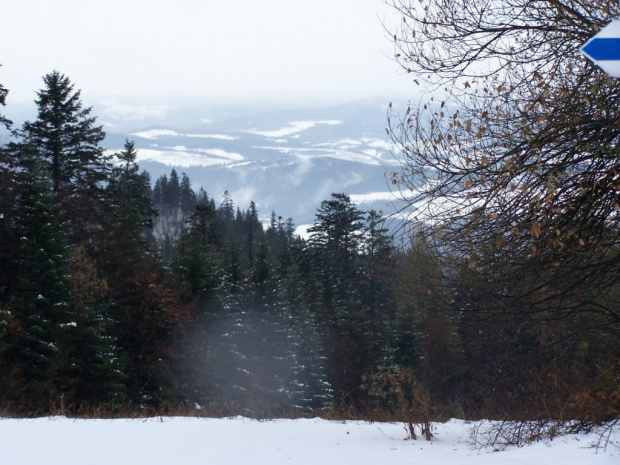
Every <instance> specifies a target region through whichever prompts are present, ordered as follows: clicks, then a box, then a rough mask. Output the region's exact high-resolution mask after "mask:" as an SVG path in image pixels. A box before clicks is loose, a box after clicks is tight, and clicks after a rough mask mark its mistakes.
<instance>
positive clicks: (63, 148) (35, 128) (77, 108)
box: [18, 71, 108, 241]
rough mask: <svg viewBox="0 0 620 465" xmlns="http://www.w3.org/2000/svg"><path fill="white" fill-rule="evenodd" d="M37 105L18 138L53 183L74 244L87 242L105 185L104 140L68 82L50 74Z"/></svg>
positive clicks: (56, 197) (106, 165)
mask: <svg viewBox="0 0 620 465" xmlns="http://www.w3.org/2000/svg"><path fill="white" fill-rule="evenodd" d="M43 82H44V84H45V87H44V88H43V89H42V90H40V91H39V92H38V98H37V100H36V102H35V103H36V105H37V110H38V116H37V119H36V120H35V121H34V122H26V123H25V124H24V126H23V128H22V129H21V130H19V131H18V134H19V135H20V136H21V138H22V141H23V142H22V143H24V144H27V145H29V146H30V147H32V149H33V150H36V152H37V153H38V154H39V156H40V158H41V159H42V160H43V161H44V163H45V166H46V168H47V170H48V172H49V176H50V178H51V183H52V190H53V192H54V194H55V202H56V205H57V206H58V208H59V210H60V211H61V213H62V214H63V216H64V218H66V219H70V221H69V227H70V231H71V233H72V236H73V238H74V240H76V241H82V240H85V239H86V238H87V237H88V236H89V235H90V233H91V231H92V230H93V229H94V228H95V225H96V223H97V222H98V221H99V220H100V216H101V209H102V205H101V202H100V199H101V196H100V191H101V188H102V183H103V181H105V180H106V170H107V168H108V160H107V157H105V156H104V151H103V148H102V147H101V146H100V145H99V144H100V143H101V141H103V139H104V137H105V133H104V132H103V130H102V128H101V126H97V125H96V118H95V117H93V116H91V108H83V107H82V101H81V100H80V91H79V90H78V91H76V90H74V86H73V84H72V83H71V81H70V80H69V78H67V77H66V76H64V75H62V74H60V73H59V72H58V71H53V72H52V73H50V74H47V75H45V76H44V77H43Z"/></svg>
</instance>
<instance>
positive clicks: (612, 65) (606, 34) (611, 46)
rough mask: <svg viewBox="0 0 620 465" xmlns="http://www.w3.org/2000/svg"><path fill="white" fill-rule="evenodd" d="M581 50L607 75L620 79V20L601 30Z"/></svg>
mask: <svg viewBox="0 0 620 465" xmlns="http://www.w3.org/2000/svg"><path fill="white" fill-rule="evenodd" d="M580 50H581V53H583V54H584V55H585V56H587V57H588V58H589V59H590V60H592V61H593V62H594V63H595V64H596V65H597V66H599V67H600V68H602V69H603V71H605V72H606V73H607V74H609V75H610V76H613V77H615V78H620V19H616V20H615V21H612V22H611V23H609V24H608V25H607V26H605V27H604V28H603V29H601V30H600V31H599V32H598V34H596V35H595V36H594V37H592V38H591V39H590V40H589V41H587V42H586V43H585V44H584V45H583V47H581V49H580Z"/></svg>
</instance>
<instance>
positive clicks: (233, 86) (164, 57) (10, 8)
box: [0, 0, 415, 104]
mask: <svg viewBox="0 0 620 465" xmlns="http://www.w3.org/2000/svg"><path fill="white" fill-rule="evenodd" d="M382 19H385V20H386V21H388V22H391V23H392V24H394V23H395V22H396V21H398V17H397V16H395V15H394V12H393V11H392V10H390V9H389V8H388V7H386V6H385V5H384V4H383V3H382V1H381V0H174V1H173V0H25V1H17V0H12V1H5V2H3V5H2V26H1V27H0V44H2V45H1V46H0V64H2V67H1V68H0V83H2V84H3V85H4V86H5V87H6V88H8V89H9V91H10V94H9V100H8V103H9V104H10V103H11V102H25V101H32V100H33V99H34V97H35V94H34V92H35V91H36V90H37V89H40V88H41V87H42V81H41V77H42V76H43V75H44V74H46V73H48V72H50V71H52V70H53V69H57V70H58V71H60V72H61V73H64V74H66V75H67V76H69V78H71V80H72V81H73V82H74V83H75V84H76V87H77V88H79V89H82V91H83V96H84V97H85V100H89V101H93V100H97V99H100V98H105V97H109V96H110V95H124V96H134V97H135V96H136V95H140V96H142V97H144V98H146V99H155V100H158V101H164V100H165V99H166V98H167V97H168V96H171V95H173V96H178V97H180V96H185V97H187V96H193V95H200V96H205V97H208V98H212V99H214V100H216V101H218V102H219V103H226V102H229V103H242V102H243V101H244V100H246V99H250V100H254V101H256V100H261V99H262V100H269V99H275V100H278V101H283V102H286V101H289V102H290V101H299V102H308V101H312V100H313V99H318V100H320V99H323V100H325V101H330V100H334V101H345V100H351V99H355V98H360V97H375V96H382V97H384V96H385V97H388V98H396V97H403V96H405V95H407V93H409V94H411V93H412V92H414V91H415V87H414V85H413V84H411V82H410V81H411V80H410V79H408V78H407V77H406V76H404V75H403V74H402V73H401V72H400V71H399V70H398V67H397V65H396V64H395V63H394V62H393V61H391V60H390V58H388V57H390V56H392V55H393V45H392V43H391V42H390V40H389V38H388V37H387V34H386V33H385V31H384V30H383V27H382V25H381V21H382Z"/></svg>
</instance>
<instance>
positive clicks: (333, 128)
mask: <svg viewBox="0 0 620 465" xmlns="http://www.w3.org/2000/svg"><path fill="white" fill-rule="evenodd" d="M387 105H388V102H386V101H378V100H376V101H361V102H353V103H349V104H344V105H339V106H333V107H326V108H319V109H317V108H314V109H308V110H303V109H301V110H282V111H272V112H267V113H264V114H254V115H253V116H251V117H243V116H238V117H230V116H229V115H228V116H224V117H222V119H218V118H209V119H205V118H201V117H200V116H199V115H200V112H199V111H197V110H196V109H195V108H194V109H192V110H191V111H188V114H191V115H194V117H195V121H193V124H189V122H188V119H187V114H185V115H184V119H179V118H178V115H179V114H182V111H180V110H177V118H174V120H175V121H176V122H177V124H175V123H172V124H171V125H161V124H157V125H155V124H150V125H146V126H140V127H135V128H133V129H123V130H118V129H116V128H117V127H119V126H121V125H117V124H115V122H114V120H113V119H111V118H110V117H109V116H106V127H105V129H106V132H107V137H106V139H105V142H104V145H105V147H106V148H107V149H108V150H109V151H111V152H116V151H118V150H120V149H121V148H122V146H123V143H124V140H125V139H126V138H128V139H130V140H134V141H135V143H136V148H137V149H138V154H139V155H138V157H139V158H138V161H139V164H140V167H141V168H142V169H145V170H147V171H149V172H150V173H151V176H152V179H153V180H155V179H156V178H158V177H159V176H161V175H162V174H169V173H170V171H171V169H172V168H175V169H176V170H177V172H178V174H179V175H180V174H181V173H186V174H187V175H188V176H189V178H190V179H191V181H192V186H193V187H194V188H195V189H198V188H200V187H202V188H204V189H205V190H206V191H207V192H208V193H209V195H210V196H211V197H213V198H215V200H216V203H219V201H220V200H221V198H222V194H223V192H224V191H225V190H228V191H229V192H230V193H231V195H232V197H233V200H234V201H235V203H236V205H238V206H240V207H241V208H242V209H245V208H247V207H248V205H249V202H250V200H254V201H255V202H256V204H257V206H258V209H259V212H260V214H261V217H262V218H263V219H264V220H266V219H267V218H268V217H269V216H270V214H271V212H272V211H275V212H276V213H277V214H278V215H281V216H283V217H284V218H288V217H292V218H293V220H294V221H295V223H296V224H298V225H303V224H307V223H311V222H312V221H313V219H314V215H315V213H316V210H317V208H318V207H319V206H320V203H321V201H322V200H325V199H328V198H329V196H330V194H331V193H332V192H344V193H347V194H349V195H350V196H351V197H352V200H353V201H354V202H355V203H357V204H358V206H359V208H360V209H362V210H368V209H371V208H374V209H376V210H384V211H388V212H389V211H391V209H392V207H391V205H390V199H391V197H392V196H391V194H390V192H389V187H388V182H387V179H388V178H389V176H390V174H391V173H392V171H394V170H397V169H398V162H397V160H396V159H395V157H394V154H395V151H396V147H395V146H394V145H393V144H392V143H391V141H390V140H389V139H388V137H387V135H386V132H385V127H386V124H387V121H386V110H387ZM211 114H212V112H211ZM224 114H226V113H224ZM108 121H109V122H108ZM181 121H182V122H183V123H184V124H183V126H182V127H179V126H180V125H179V124H178V122H181ZM124 126H125V128H126V127H127V126H126V124H125V125H124ZM110 128H111V129H110Z"/></svg>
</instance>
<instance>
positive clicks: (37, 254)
mask: <svg viewBox="0 0 620 465" xmlns="http://www.w3.org/2000/svg"><path fill="white" fill-rule="evenodd" d="M18 156H19V161H20V167H21V169H20V171H19V173H18V183H19V184H20V186H21V190H20V192H19V194H18V196H17V199H16V204H15V211H14V221H15V228H16V233H17V237H19V242H18V246H17V251H16V254H15V258H14V260H15V269H16V271H17V283H16V289H15V290H14V291H13V295H12V299H11V302H10V305H9V310H10V314H9V315H10V316H9V317H8V319H9V321H8V327H9V330H8V332H7V334H6V336H5V337H6V341H5V344H6V349H5V351H4V354H3V360H2V361H3V363H2V364H3V366H4V367H6V369H5V371H4V374H3V381H2V384H3V385H4V386H3V387H2V393H3V395H8V396H9V397H13V399H14V400H15V401H16V402H17V403H18V405H20V406H22V407H23V408H27V409H31V411H32V412H45V411H46V409H48V408H49V407H50V405H52V404H54V403H56V402H57V401H58V399H59V392H58V385H57V382H56V376H55V375H56V373H57V370H58V367H59V363H60V354H61V352H60V348H59V339H60V337H59V336H60V333H61V331H62V328H63V326H66V325H67V324H68V323H70V322H71V319H70V318H71V316H70V310H71V295H70V288H69V284H68V282H67V279H66V256H65V248H66V244H65V239H64V234H63V228H62V223H61V221H60V219H59V216H58V212H57V211H56V207H55V205H54V197H53V193H52V186H51V184H50V183H49V180H48V178H47V173H46V170H45V166H44V165H43V163H42V162H41V160H40V159H39V157H38V155H37V153H36V152H33V151H32V150H27V147H21V149H20V151H19V152H18ZM7 384H8V385H7Z"/></svg>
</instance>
